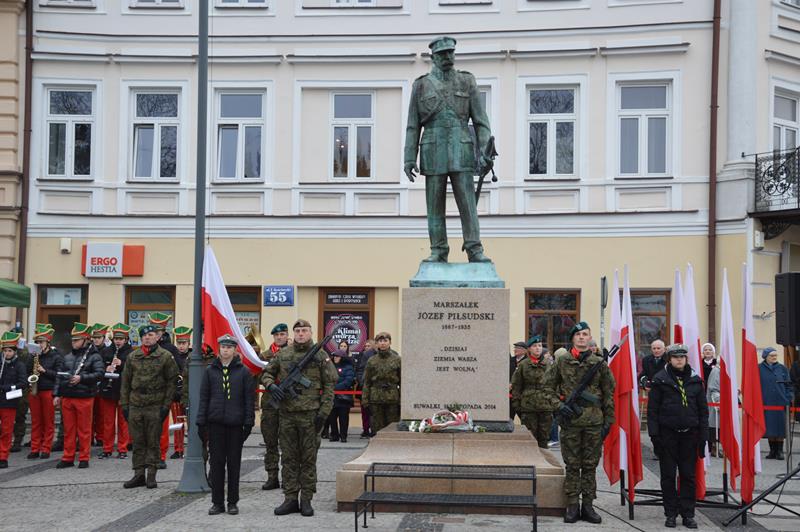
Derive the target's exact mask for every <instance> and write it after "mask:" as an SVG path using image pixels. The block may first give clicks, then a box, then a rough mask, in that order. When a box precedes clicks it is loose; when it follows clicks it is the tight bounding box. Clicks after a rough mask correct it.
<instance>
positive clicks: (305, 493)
mask: <svg viewBox="0 0 800 532" xmlns="http://www.w3.org/2000/svg"><path fill="white" fill-rule="evenodd" d="M316 416H317V411H316V410H309V411H307V412H286V411H283V412H281V422H280V428H279V429H278V435H279V440H280V447H281V478H282V480H283V494H284V495H285V496H286V498H287V499H296V498H297V494H298V493H300V498H301V499H302V500H304V501H310V500H311V499H312V498H313V497H314V493H316V491H317V451H318V450H319V444H320V440H321V438H320V433H319V432H317V430H316V429H315V428H314V418H315V417H316Z"/></svg>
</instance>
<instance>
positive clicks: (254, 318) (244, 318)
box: [234, 311, 261, 336]
mask: <svg viewBox="0 0 800 532" xmlns="http://www.w3.org/2000/svg"><path fill="white" fill-rule="evenodd" d="M234 314H235V315H236V322H237V323H238V324H239V328H240V329H241V330H242V334H243V335H245V336H247V333H249V332H250V331H251V330H255V331H256V332H258V333H259V334H260V333H261V331H260V330H259V329H260V328H261V314H260V313H259V312H253V311H240V312H234Z"/></svg>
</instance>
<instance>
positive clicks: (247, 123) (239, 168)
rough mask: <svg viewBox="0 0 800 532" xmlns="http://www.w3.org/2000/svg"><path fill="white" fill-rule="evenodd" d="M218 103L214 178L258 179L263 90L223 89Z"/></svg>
mask: <svg viewBox="0 0 800 532" xmlns="http://www.w3.org/2000/svg"><path fill="white" fill-rule="evenodd" d="M218 96H219V99H218V105H217V178H219V179H223V180H225V179H261V178H262V177H263V175H262V170H261V169H262V166H263V165H262V163H263V153H264V149H263V146H264V127H265V123H264V122H265V119H264V109H265V105H264V92H258V91H252V92H244V91H236V92H232V91H224V92H220V93H219V94H218Z"/></svg>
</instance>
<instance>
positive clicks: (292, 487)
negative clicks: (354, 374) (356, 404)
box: [261, 319, 338, 517]
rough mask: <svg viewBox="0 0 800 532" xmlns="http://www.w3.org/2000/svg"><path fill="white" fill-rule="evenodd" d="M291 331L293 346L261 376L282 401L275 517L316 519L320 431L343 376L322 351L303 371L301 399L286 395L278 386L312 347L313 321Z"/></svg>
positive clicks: (279, 352)
mask: <svg viewBox="0 0 800 532" xmlns="http://www.w3.org/2000/svg"><path fill="white" fill-rule="evenodd" d="M292 331H293V332H294V343H293V344H292V345H291V346H287V347H284V348H283V349H281V350H280V351H278V353H277V354H276V355H275V356H274V358H273V359H272V361H271V362H270V363H269V364H268V365H267V367H266V368H265V369H264V372H263V373H262V374H261V384H262V385H263V386H264V387H265V388H266V389H267V390H268V391H269V392H270V394H271V395H272V397H275V398H276V399H277V400H279V401H280V418H281V420H280V429H279V438H280V447H281V469H282V477H283V494H284V496H285V499H284V501H283V503H282V504H281V505H280V506H278V507H277V508H275V515H287V514H291V513H297V512H298V511H299V512H300V514H301V515H303V516H304V517H310V516H312V515H314V509H313V508H312V507H311V499H312V498H313V497H314V493H315V492H316V491H317V451H318V449H319V444H320V440H321V438H320V431H322V426H323V425H324V423H325V420H326V419H327V418H328V414H330V413H331V408H333V387H334V385H335V384H336V381H337V380H338V374H337V372H336V368H334V367H333V362H331V359H330V357H329V356H328V354H327V353H326V352H325V351H324V350H320V351H319V352H318V353H317V357H316V360H314V361H312V362H311V363H310V364H308V365H307V366H306V367H305V369H304V370H303V376H305V378H307V379H308V380H309V381H310V383H311V384H310V386H308V387H307V388H306V387H302V386H298V388H297V389H296V391H297V393H298V395H297V397H296V398H293V399H292V398H288V397H285V396H284V392H283V390H281V389H280V388H279V387H278V386H277V384H276V383H279V382H281V380H283V379H285V378H286V377H287V376H288V374H289V371H291V369H292V366H293V364H295V363H297V362H299V361H300V359H302V358H303V357H304V356H305V355H306V353H307V352H308V350H309V349H311V347H312V345H313V342H312V341H311V324H310V323H309V322H308V321H306V320H303V319H299V320H297V321H296V322H295V324H294V326H292ZM320 392H321V393H320ZM298 493H299V494H300V504H299V505H298V503H297V496H298Z"/></svg>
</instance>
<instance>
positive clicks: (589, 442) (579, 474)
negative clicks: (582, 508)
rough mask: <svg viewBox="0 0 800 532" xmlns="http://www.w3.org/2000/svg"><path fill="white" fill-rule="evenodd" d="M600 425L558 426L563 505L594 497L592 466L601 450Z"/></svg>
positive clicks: (594, 467)
mask: <svg viewBox="0 0 800 532" xmlns="http://www.w3.org/2000/svg"><path fill="white" fill-rule="evenodd" d="M601 432H602V427H601V426H600V425H597V426H593V427H569V428H562V429H561V456H562V458H563V459H564V464H565V465H566V478H565V479H564V492H565V495H566V497H567V504H577V503H578V496H581V498H582V500H583V502H590V501H593V500H594V499H596V498H597V494H596V491H597V478H596V469H597V465H598V464H599V463H600V455H601V453H602V451H603V439H602V438H601V437H600V433H601Z"/></svg>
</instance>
